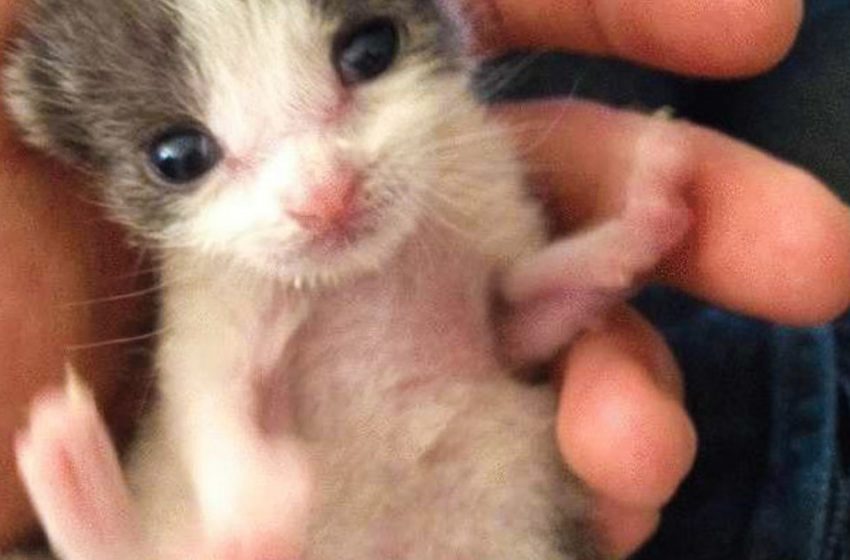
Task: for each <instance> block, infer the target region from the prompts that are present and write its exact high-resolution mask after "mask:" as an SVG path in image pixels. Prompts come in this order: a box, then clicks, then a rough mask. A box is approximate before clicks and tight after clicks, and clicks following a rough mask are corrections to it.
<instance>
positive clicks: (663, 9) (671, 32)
mask: <svg viewBox="0 0 850 560" xmlns="http://www.w3.org/2000/svg"><path fill="white" fill-rule="evenodd" d="M596 4H597V11H598V13H599V16H598V17H599V19H600V21H601V22H602V24H601V27H602V28H603V29H606V30H607V31H606V37H607V38H608V41H609V43H610V45H611V47H612V50H613V51H614V53H612V54H617V55H620V56H624V57H627V58H631V59H635V60H638V61H640V62H644V63H648V64H652V65H660V66H663V67H665V68H668V69H670V70H674V71H678V72H682V73H686V74H690V75H699V76H704V77H715V78H728V77H742V76H750V75H754V74H758V73H760V72H763V71H765V70H767V69H769V68H770V67H772V66H774V65H775V64H777V63H778V62H779V61H780V60H782V58H784V57H785V55H786V54H787V53H788V51H789V50H790V48H791V46H792V45H793V43H794V40H795V38H796V36H797V32H798V29H799V27H800V23H801V21H802V17H803V5H802V2H801V1H800V0H777V1H774V2H762V1H759V0H730V1H726V2H714V1H711V0H706V1H696V2H695V1H694V0H668V1H666V2H624V1H622V0H599V1H597V2H596Z"/></svg>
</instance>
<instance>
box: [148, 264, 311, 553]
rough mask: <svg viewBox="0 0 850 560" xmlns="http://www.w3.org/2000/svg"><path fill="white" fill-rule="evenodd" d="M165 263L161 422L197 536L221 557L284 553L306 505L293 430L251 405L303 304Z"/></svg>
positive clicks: (269, 289)
mask: <svg viewBox="0 0 850 560" xmlns="http://www.w3.org/2000/svg"><path fill="white" fill-rule="evenodd" d="M169 264H171V266H172V267H173V270H174V271H175V273H174V281H173V282H169V284H168V285H169V288H168V290H167V293H166V294H165V297H164V306H163V308H164V309H163V329H164V335H163V336H164V341H163V344H162V345H161V347H160V351H159V356H158V365H159V374H160V379H161V381H160V387H161V393H162V418H163V429H164V430H165V431H167V432H170V433H166V434H165V436H166V437H171V438H173V440H172V441H175V442H178V443H177V445H178V447H179V449H178V455H179V457H180V459H181V460H182V462H183V463H184V466H185V469H186V472H187V473H188V475H189V479H190V483H191V486H192V491H193V492H194V495H195V499H196V502H197V506H198V511H199V517H200V523H201V526H202V528H203V532H204V537H205V539H206V540H207V541H209V542H211V543H212V548H213V551H214V552H213V556H220V557H222V558H226V559H227V560H237V559H240V560H241V559H245V560H265V559H273V560H277V559H281V560H283V559H285V558H289V557H291V556H294V555H295V554H296V553H297V549H298V546H299V544H300V540H301V538H302V532H303V529H304V524H305V523H306V510H307V507H308V505H307V500H308V494H309V473H308V471H307V464H306V458H305V456H304V453H303V450H302V449H301V447H300V445H299V444H298V443H297V442H296V441H295V439H294V438H292V437H290V436H286V435H282V436H281V435H277V434H273V433H270V432H269V429H268V426H263V422H262V420H261V418H260V414H261V410H260V409H261V408H262V405H263V402H262V398H263V396H264V395H265V393H266V391H264V385H266V387H268V385H267V384H268V383H269V382H270V381H274V379H273V378H272V379H270V376H272V375H273V373H274V371H276V370H277V369H279V368H280V367H281V364H280V360H281V355H282V352H283V348H284V346H285V344H286V342H287V341H288V340H289V338H290V337H291V336H292V334H293V332H294V331H295V330H296V329H297V327H298V326H299V325H300V322H301V320H302V318H303V316H304V313H305V305H306V304H304V302H303V300H302V299H301V298H294V299H290V298H287V297H285V296H282V295H281V292H280V290H279V288H278V287H277V286H275V285H274V284H273V283H272V282H267V281H260V280H252V279H246V278H244V277H228V275H227V270H226V269H222V268H221V267H218V268H216V267H214V266H210V268H209V269H208V270H198V268H197V267H198V266H199V265H197V264H196V263H193V265H194V266H195V269H188V267H187V265H186V264H185V263H183V264H181V265H177V266H175V264H174V263H173V262H172V263H169ZM187 270H189V271H190V272H191V273H192V274H191V275H189V276H190V277H191V278H193V279H194V280H186V271H187ZM178 272H179V274H178ZM181 276H182V277H181ZM246 280H247V281H246ZM277 404H278V405H281V404H282V403H277ZM283 404H284V406H285V403H283ZM284 433H285V432H284Z"/></svg>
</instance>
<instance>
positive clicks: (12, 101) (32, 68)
mask: <svg viewBox="0 0 850 560" xmlns="http://www.w3.org/2000/svg"><path fill="white" fill-rule="evenodd" d="M32 51H33V49H32V45H31V42H30V41H28V40H25V39H23V38H21V39H19V40H18V41H16V42H15V43H14V45H13V47H12V50H10V51H9V52H8V53H6V55H5V57H4V58H5V59H6V60H5V66H4V68H3V75H2V81H0V87H2V94H3V95H2V100H3V105H4V110H5V111H6V112H7V114H8V115H9V117H10V118H11V120H12V122H13V123H14V125H15V127H16V128H17V129H18V130H19V131H20V133H21V134H22V137H23V139H24V140H25V141H26V142H27V143H29V144H31V145H33V146H35V147H36V148H39V149H48V148H50V147H51V142H50V135H49V133H48V128H47V124H46V123H45V119H44V115H43V111H42V109H43V107H42V106H41V102H40V97H41V96H40V95H39V91H40V90H41V87H40V86H39V84H38V83H37V81H38V79H37V76H38V75H39V73H40V71H41V70H42V69H41V64H40V63H39V61H38V60H37V58H36V57H35V56H34V55H33V52H32Z"/></svg>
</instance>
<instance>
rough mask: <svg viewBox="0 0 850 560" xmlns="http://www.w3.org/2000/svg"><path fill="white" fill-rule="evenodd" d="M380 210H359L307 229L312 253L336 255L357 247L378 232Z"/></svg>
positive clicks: (308, 245)
mask: <svg viewBox="0 0 850 560" xmlns="http://www.w3.org/2000/svg"><path fill="white" fill-rule="evenodd" d="M378 214H379V212H378V208H368V209H366V208H357V209H353V210H351V211H350V212H347V213H346V214H345V215H344V216H340V217H337V218H336V219H335V220H333V221H332V222H330V223H326V224H322V227H315V228H310V229H306V231H307V234H308V241H307V248H308V250H310V251H320V252H322V253H328V252H331V253H336V252H339V251H342V250H346V249H350V248H352V247H355V246H356V245H357V244H358V243H359V242H361V241H363V240H365V239H367V238H368V237H370V236H372V235H374V234H375V233H376V231H377V230H378V219H379V218H378Z"/></svg>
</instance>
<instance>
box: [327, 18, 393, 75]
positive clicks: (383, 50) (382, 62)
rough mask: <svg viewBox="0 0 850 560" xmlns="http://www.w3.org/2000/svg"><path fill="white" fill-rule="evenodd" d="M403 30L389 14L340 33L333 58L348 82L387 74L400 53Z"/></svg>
mask: <svg viewBox="0 0 850 560" xmlns="http://www.w3.org/2000/svg"><path fill="white" fill-rule="evenodd" d="M398 43H399V33H398V28H397V27H396V24H395V23H394V22H393V21H392V20H390V19H388V18H377V19H373V20H370V21H367V22H366V23H364V24H362V25H359V26H358V27H355V28H354V29H352V30H349V31H348V32H346V33H343V34H342V35H340V36H338V37H337V39H336V41H335V42H334V49H333V58H334V66H335V67H336V70H337V72H338V73H339V77H340V79H341V80H342V82H343V83H344V84H346V85H351V84H357V83H360V82H366V81H369V80H371V79H373V78H376V77H377V76H379V75H381V74H383V73H384V72H385V71H386V70H387V69H388V68H389V67H390V66H391V65H392V63H393V61H394V60H395V57H396V54H398Z"/></svg>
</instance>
